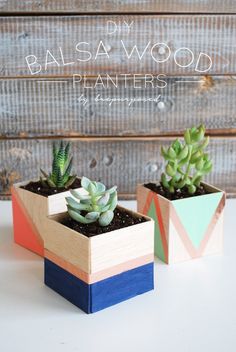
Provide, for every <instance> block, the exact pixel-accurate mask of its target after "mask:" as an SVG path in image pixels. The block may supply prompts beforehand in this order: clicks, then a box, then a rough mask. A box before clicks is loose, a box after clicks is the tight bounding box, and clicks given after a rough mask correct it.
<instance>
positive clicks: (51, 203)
mask: <svg viewBox="0 0 236 352" xmlns="http://www.w3.org/2000/svg"><path fill="white" fill-rule="evenodd" d="M28 183H29V181H27V182H21V183H17V184H15V185H13V187H12V189H11V193H12V210H13V230H14V241H15V242H16V243H17V244H19V245H20V246H22V247H24V248H27V249H29V250H31V251H32V252H34V253H36V254H39V255H41V256H43V252H44V246H43V239H44V233H45V230H46V228H47V222H48V219H47V216H49V215H54V214H57V213H62V212H65V211H66V201H65V197H66V196H68V195H69V193H70V192H69V191H67V192H62V193H57V194H54V195H51V196H48V197H44V196H42V195H39V194H36V193H33V192H30V191H27V190H25V189H22V188H21V186H24V185H26V184H28Z"/></svg>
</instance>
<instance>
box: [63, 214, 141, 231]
mask: <svg viewBox="0 0 236 352" xmlns="http://www.w3.org/2000/svg"><path fill="white" fill-rule="evenodd" d="M145 221H147V220H146V219H145V218H144V217H143V216H139V217H136V216H133V215H132V214H130V213H128V212H126V211H125V210H123V209H119V208H118V209H115V211H114V218H113V220H112V222H111V223H110V224H109V225H108V226H100V225H99V224H98V222H97V221H96V222H94V223H92V224H81V223H79V222H77V221H75V220H73V219H72V218H71V217H70V216H69V215H68V216H67V217H66V218H64V219H63V220H62V221H61V224H63V225H65V226H67V227H69V228H70V229H72V230H75V231H77V232H79V233H82V234H83V235H85V236H87V237H93V236H96V235H101V234H103V233H106V232H111V231H114V230H118V229H122V228H124V227H128V226H132V225H136V224H140V223H142V222H145Z"/></svg>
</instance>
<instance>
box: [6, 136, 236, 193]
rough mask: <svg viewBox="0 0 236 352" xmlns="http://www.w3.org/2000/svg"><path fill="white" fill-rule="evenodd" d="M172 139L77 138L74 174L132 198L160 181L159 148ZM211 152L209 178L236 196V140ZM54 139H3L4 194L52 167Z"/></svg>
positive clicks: (215, 142)
mask: <svg viewBox="0 0 236 352" xmlns="http://www.w3.org/2000/svg"><path fill="white" fill-rule="evenodd" d="M171 140H172V139H171V138H143V139H140V138H139V139H138V138H136V139H135V138H134V139H128V138H127V139H124V138H117V139H109V138H107V139H74V140H72V151H73V154H74V165H75V171H76V172H77V173H78V174H79V175H87V176H88V177H91V178H92V179H97V180H102V181H103V182H105V183H106V184H107V185H109V186H111V185H112V184H117V186H118V190H119V192H120V193H122V194H126V195H129V196H130V195H134V193H135V189H136V184H137V183H140V182H145V181H150V180H157V179H158V178H159V177H160V173H161V171H162V168H163V165H162V160H161V158H160V146H161V145H166V144H169V143H170V141H171ZM209 153H210V154H211V155H212V157H213V160H214V171H213V173H212V174H211V175H210V176H208V177H207V178H206V179H207V181H209V182H210V183H212V184H213V185H215V186H218V187H222V188H223V189H225V190H227V191H228V192H229V193H231V194H236V182H235V180H236V159H235V157H234V156H235V155H236V138H216V137H214V138H212V139H211V143H210V147H209ZM50 164H51V141H50V140H6V141H0V194H1V196H4V195H6V194H9V189H10V185H11V183H12V182H16V181H19V180H27V179H31V178H37V177H38V176H39V168H40V167H42V168H43V169H45V170H49V169H50Z"/></svg>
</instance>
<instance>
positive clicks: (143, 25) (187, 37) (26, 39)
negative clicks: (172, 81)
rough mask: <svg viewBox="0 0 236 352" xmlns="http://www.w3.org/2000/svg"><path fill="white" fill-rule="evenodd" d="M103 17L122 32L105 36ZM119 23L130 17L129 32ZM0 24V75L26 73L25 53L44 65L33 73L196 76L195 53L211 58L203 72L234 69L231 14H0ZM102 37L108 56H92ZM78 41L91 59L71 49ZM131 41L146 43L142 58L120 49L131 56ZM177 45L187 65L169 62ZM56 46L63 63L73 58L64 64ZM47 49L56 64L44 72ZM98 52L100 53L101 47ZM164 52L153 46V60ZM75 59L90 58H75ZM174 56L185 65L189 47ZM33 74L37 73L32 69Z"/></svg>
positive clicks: (235, 22) (235, 32)
mask: <svg viewBox="0 0 236 352" xmlns="http://www.w3.org/2000/svg"><path fill="white" fill-rule="evenodd" d="M107 21H116V23H117V24H118V23H122V25H121V26H120V27H118V28H119V29H121V32H120V33H119V32H118V31H117V32H116V33H115V34H113V35H109V34H107ZM124 21H126V22H128V23H131V22H132V21H133V25H132V26H131V29H130V32H128V30H127V27H126V26H125V25H124ZM0 23H1V33H0V76H2V77H20V76H31V74H30V71H29V69H28V67H27V64H26V61H25V57H26V56H28V55H35V56H36V57H37V59H38V61H39V63H40V64H41V65H42V66H43V68H42V70H41V72H40V73H38V75H43V76H66V75H72V74H78V73H80V74H87V75H97V74H99V73H105V74H106V73H108V74H121V73H123V74H130V73H141V74H147V73H149V74H160V73H163V74H171V75H199V72H197V71H196V70H195V68H196V64H197V59H198V56H199V54H200V52H203V53H206V54H208V55H209V56H210V57H211V58H212V62H213V66H212V68H211V70H210V71H208V73H210V74H235V73H236V49H235V46H234V45H232V43H234V40H235V37H236V16H235V15H219V16H217V15H212V16H211V15H196V16H193V15H182V16H181V15H180V16H175V15H162V16H161V15H159V16H158V15H153V16H152V15H151V16H150V15H144V16H136V15H130V16H118V15H116V16H114V15H111V16H47V17H44V16H41V17H40V16H38V17H30V16H27V17H2V18H0ZM101 40H102V41H103V44H104V46H105V48H106V50H107V53H108V56H109V58H108V57H107V56H106V55H99V56H98V57H97V59H96V60H95V57H96V51H97V48H98V46H99V42H100V41H101ZM121 40H123V44H122V42H121ZM79 42H87V43H88V44H83V45H82V46H80V47H79V48H80V49H81V50H82V49H83V50H89V51H90V52H91V55H92V57H91V59H89V54H88V53H83V54H82V53H79V52H78V51H76V49H75V47H76V45H77V43H79ZM157 43H165V44H167V45H168V47H169V48H170V53H171V54H170V58H169V59H168V60H167V61H165V62H164V63H157V62H156V61H155V60H154V59H153V58H152V56H151V48H152V46H154V45H155V44H157ZM123 45H124V46H123ZM134 45H137V47H138V49H139V52H140V54H141V53H143V52H144V50H145V48H146V47H147V49H146V52H145V54H143V57H142V59H141V60H139V59H138V55H137V52H136V51H134V54H133V56H132V57H131V58H130V59H128V57H127V54H126V52H125V50H126V51H127V53H128V54H130V53H131V51H132V48H133V47H134ZM124 47H125V49H124ZM181 47H187V48H188V49H191V50H192V52H193V53H194V58H193V63H192V64H191V66H189V67H185V68H183V67H179V66H178V65H176V63H175V61H174V53H175V52H176V50H178V49H180V48H181ZM59 48H61V52H62V55H63V59H64V63H65V64H68V63H71V62H74V64H69V65H66V66H63V59H62V56H61V52H60V49H59ZM47 50H50V52H51V53H52V54H53V55H54V57H55V58H56V60H57V61H58V65H59V67H58V65H57V64H55V63H54V64H53V65H49V66H48V67H47V70H45V57H46V52H47ZM101 52H104V50H103V48H102V47H100V53H101ZM168 55H169V49H168V48H167V47H166V46H165V47H163V46H162V47H155V48H154V49H153V56H154V57H155V59H156V60H164V59H166V58H167V57H168ZM78 58H80V59H83V60H85V59H89V60H88V61H86V62H79V61H78ZM31 59H32V58H31ZM51 59H52V58H51V57H50V60H51ZM177 60H178V62H179V63H180V64H181V65H187V64H188V63H189V62H190V60H191V56H190V53H189V51H187V50H185V51H181V52H180V53H179V54H178V55H177ZM48 61H49V60H48ZM207 67H208V59H203V56H202V57H201V60H200V66H198V68H200V69H206V68H207ZM33 72H37V70H35V67H34V69H33Z"/></svg>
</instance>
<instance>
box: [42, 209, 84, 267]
mask: <svg viewBox="0 0 236 352" xmlns="http://www.w3.org/2000/svg"><path fill="white" fill-rule="evenodd" d="M64 215H65V213H63V214H59V215H54V216H52V217H51V218H48V220H47V228H46V229H45V235H44V248H45V249H46V250H48V251H50V252H52V253H54V254H56V255H57V256H59V257H60V258H62V259H64V260H66V261H68V262H69V263H71V264H73V265H75V266H76V267H78V268H79V269H81V270H83V271H84V272H86V273H90V270H91V265H90V263H91V252H90V242H89V238H88V237H86V236H83V235H81V234H80V233H78V232H76V231H74V230H71V229H69V228H68V227H66V226H63V225H62V224H60V223H59V221H60V220H61V219H63V217H64Z"/></svg>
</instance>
